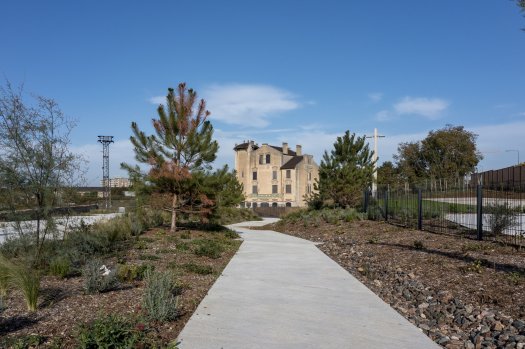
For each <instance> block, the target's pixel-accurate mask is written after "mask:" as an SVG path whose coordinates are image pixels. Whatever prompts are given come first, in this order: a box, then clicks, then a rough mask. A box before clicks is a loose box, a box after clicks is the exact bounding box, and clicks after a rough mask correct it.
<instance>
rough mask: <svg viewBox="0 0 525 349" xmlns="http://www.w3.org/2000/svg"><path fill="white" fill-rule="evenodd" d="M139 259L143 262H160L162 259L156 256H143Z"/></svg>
mask: <svg viewBox="0 0 525 349" xmlns="http://www.w3.org/2000/svg"><path fill="white" fill-rule="evenodd" d="M139 259H140V260H143V261H158V260H159V259H160V257H159V256H157V255H154V254H141V255H139Z"/></svg>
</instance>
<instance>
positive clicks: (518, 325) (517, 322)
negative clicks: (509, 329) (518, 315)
mask: <svg viewBox="0 0 525 349" xmlns="http://www.w3.org/2000/svg"><path fill="white" fill-rule="evenodd" d="M512 326H514V327H516V328H517V329H518V330H520V331H521V330H522V329H523V328H524V327H525V322H523V321H521V320H514V321H513V322H512Z"/></svg>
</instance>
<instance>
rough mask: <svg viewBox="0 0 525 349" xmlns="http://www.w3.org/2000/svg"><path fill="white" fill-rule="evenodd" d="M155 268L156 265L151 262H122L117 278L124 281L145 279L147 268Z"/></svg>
mask: <svg viewBox="0 0 525 349" xmlns="http://www.w3.org/2000/svg"><path fill="white" fill-rule="evenodd" d="M148 269H151V270H154V269H155V266H153V265H150V264H141V265H127V264H120V265H118V267H117V278H118V280H119V281H122V282H130V281H138V280H142V279H144V275H145V273H146V270H148Z"/></svg>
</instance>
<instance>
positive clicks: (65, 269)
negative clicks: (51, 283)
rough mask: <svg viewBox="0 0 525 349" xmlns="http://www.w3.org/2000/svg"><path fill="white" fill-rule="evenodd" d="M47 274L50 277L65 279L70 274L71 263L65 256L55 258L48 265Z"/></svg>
mask: <svg viewBox="0 0 525 349" xmlns="http://www.w3.org/2000/svg"><path fill="white" fill-rule="evenodd" d="M49 272H50V273H51V275H55V276H59V277H61V278H65V277H67V276H68V275H69V274H70V272H71V261H70V260H69V258H67V257H65V256H58V257H55V258H53V259H52V260H51V262H50V263H49Z"/></svg>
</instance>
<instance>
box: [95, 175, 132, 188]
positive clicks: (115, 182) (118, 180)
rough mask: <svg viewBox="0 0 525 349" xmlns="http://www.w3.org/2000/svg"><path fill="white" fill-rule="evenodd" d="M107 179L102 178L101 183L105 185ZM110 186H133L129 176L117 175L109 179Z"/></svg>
mask: <svg viewBox="0 0 525 349" xmlns="http://www.w3.org/2000/svg"><path fill="white" fill-rule="evenodd" d="M105 184H106V181H105V180H104V179H101V180H100V185H101V186H103V187H104V186H105ZM109 187H111V188H129V187H131V181H130V180H129V178H123V177H115V178H110V179H109Z"/></svg>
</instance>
